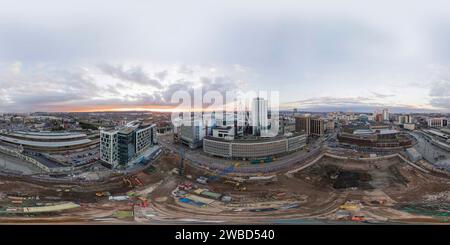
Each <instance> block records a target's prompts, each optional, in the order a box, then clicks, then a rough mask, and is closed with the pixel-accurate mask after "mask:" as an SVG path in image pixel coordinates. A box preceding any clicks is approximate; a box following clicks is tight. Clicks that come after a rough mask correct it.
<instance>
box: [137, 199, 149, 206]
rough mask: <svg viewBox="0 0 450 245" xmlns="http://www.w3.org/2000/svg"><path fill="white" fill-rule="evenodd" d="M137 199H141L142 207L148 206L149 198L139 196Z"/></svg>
mask: <svg viewBox="0 0 450 245" xmlns="http://www.w3.org/2000/svg"><path fill="white" fill-rule="evenodd" d="M137 199H138V200H139V201H140V203H139V204H138V205H139V206H140V207H143V208H146V207H148V200H147V198H145V197H138V198H137Z"/></svg>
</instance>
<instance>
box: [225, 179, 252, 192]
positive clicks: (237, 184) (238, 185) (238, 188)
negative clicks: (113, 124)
mask: <svg viewBox="0 0 450 245" xmlns="http://www.w3.org/2000/svg"><path fill="white" fill-rule="evenodd" d="M223 183H225V184H231V185H234V190H236V191H245V190H247V187H245V186H243V185H242V183H240V182H238V181H233V180H225V181H224V182H223Z"/></svg>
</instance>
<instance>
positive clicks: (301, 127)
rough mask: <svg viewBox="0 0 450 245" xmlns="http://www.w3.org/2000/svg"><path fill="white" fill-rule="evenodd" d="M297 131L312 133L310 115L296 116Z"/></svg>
mask: <svg viewBox="0 0 450 245" xmlns="http://www.w3.org/2000/svg"><path fill="white" fill-rule="evenodd" d="M295 131H297V132H304V133H305V134H307V135H309V134H311V117H310V116H307V115H306V116H296V117H295Z"/></svg>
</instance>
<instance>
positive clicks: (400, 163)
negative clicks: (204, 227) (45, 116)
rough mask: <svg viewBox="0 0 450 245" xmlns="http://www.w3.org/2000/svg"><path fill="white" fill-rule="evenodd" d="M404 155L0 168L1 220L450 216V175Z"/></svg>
mask: <svg viewBox="0 0 450 245" xmlns="http://www.w3.org/2000/svg"><path fill="white" fill-rule="evenodd" d="M405 160H406V159H404V158H402V157H399V156H396V155H394V156H391V157H389V158H380V159H363V160H361V159H357V158H343V157H341V156H337V155H334V154H332V153H329V152H326V151H325V152H322V153H321V154H320V155H318V156H317V157H315V158H314V159H310V160H308V161H307V162H301V163H299V164H298V165H295V166H294V167H293V168H289V169H285V170H280V171H275V172H272V173H269V174H267V173H265V174H263V173H260V174H252V175H247V176H245V175H243V174H240V173H239V171H238V170H239V168H240V167H241V165H240V164H239V163H234V164H231V165H229V166H228V167H226V168H225V170H222V171H218V170H208V169H204V168H199V167H198V166H197V165H195V164H192V163H191V162H190V161H189V160H187V159H184V156H183V155H182V154H179V153H173V152H170V151H165V152H163V153H162V154H161V156H160V157H159V158H158V159H156V160H154V161H153V162H151V163H149V164H148V165H147V166H146V167H145V168H142V169H140V170H138V171H136V172H133V173H127V174H119V173H116V174H111V175H109V176H108V177H106V178H100V179H97V180H91V181H79V180H77V181H75V180H74V181H68V180H60V181H56V180H42V179H35V178H30V177H23V176H22V177H20V176H11V175H5V176H2V177H0V179H1V182H0V193H1V194H0V222H2V223H13V222H14V223H18V222H19V223H20V222H23V223H34V222H36V223H55V222H64V223H85V222H89V223H105V222H106V223H145V224H166V223H168V224H173V223H175V224H176V223H247V224H248V223H304V222H308V221H311V220H314V221H315V222H324V223H327V222H356V223H360V222H364V223H446V222H448V215H449V214H450V209H449V208H450V193H449V191H448V190H449V189H450V177H449V176H447V174H446V173H443V172H437V171H433V170H432V169H428V170H427V169H425V168H424V167H420V166H418V165H411V164H410V163H409V162H408V161H407V160H406V161H405ZM260 164H270V163H260Z"/></svg>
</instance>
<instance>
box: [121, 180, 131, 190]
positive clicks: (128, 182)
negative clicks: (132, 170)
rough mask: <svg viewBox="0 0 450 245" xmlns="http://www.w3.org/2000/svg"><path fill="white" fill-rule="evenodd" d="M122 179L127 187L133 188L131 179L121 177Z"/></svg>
mask: <svg viewBox="0 0 450 245" xmlns="http://www.w3.org/2000/svg"><path fill="white" fill-rule="evenodd" d="M122 180H123V182H124V183H125V184H128V187H129V188H133V183H131V180H129V179H128V178H123V179H122Z"/></svg>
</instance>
